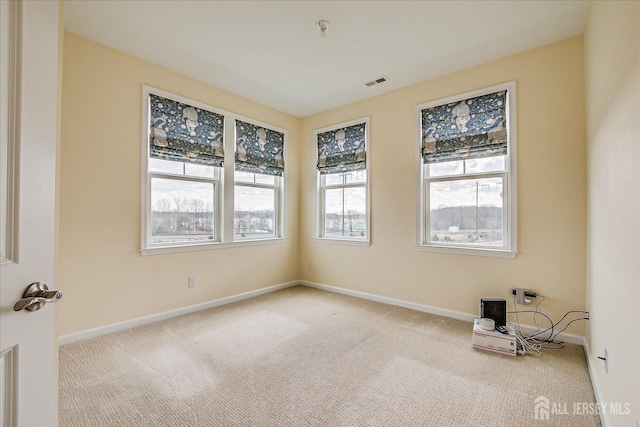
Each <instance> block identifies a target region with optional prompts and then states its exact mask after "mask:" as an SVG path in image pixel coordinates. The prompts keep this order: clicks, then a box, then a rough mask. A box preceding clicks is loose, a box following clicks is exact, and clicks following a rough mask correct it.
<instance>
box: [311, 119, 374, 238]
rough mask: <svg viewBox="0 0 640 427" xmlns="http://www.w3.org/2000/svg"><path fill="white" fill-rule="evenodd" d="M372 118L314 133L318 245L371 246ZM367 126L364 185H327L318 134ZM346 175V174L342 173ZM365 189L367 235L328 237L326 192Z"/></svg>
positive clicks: (356, 120) (341, 124) (315, 230)
mask: <svg viewBox="0 0 640 427" xmlns="http://www.w3.org/2000/svg"><path fill="white" fill-rule="evenodd" d="M370 122H371V120H370V116H366V117H361V118H359V119H354V120H350V121H347V122H343V123H338V124H336V125H331V126H327V127H323V128H320V129H315V130H314V132H313V140H314V152H315V154H314V168H315V183H314V184H315V189H316V194H315V198H314V216H315V227H314V237H313V241H314V242H317V243H336V244H345V245H354V246H370V245H371V197H370V182H371V172H370V152H371V151H370V126H371V125H370ZM358 124H365V136H364V138H365V156H366V159H365V169H364V170H365V171H366V175H367V176H366V180H365V182H364V183H342V184H329V185H327V184H326V183H325V180H326V175H321V174H320V171H318V168H317V164H318V134H320V133H324V132H329V131H332V130H336V129H340V128H345V127H349V126H353V125H358ZM353 172H357V171H353ZM342 173H344V172H342ZM360 187H364V188H365V198H366V201H365V210H366V212H365V227H366V233H365V235H364V236H363V237H346V236H345V237H337V236H326V235H325V232H324V227H325V214H326V212H325V210H326V208H325V197H324V194H325V191H326V190H327V189H341V188H360Z"/></svg>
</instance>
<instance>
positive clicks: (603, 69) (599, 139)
mask: <svg viewBox="0 0 640 427" xmlns="http://www.w3.org/2000/svg"><path fill="white" fill-rule="evenodd" d="M585 70H586V95H587V140H588V144H587V152H588V176H589V190H588V200H589V202H588V213H589V215H588V217H589V220H588V257H587V260H588V261H587V265H588V270H587V277H588V285H587V289H588V293H587V295H588V296H587V301H588V306H589V310H590V311H591V321H590V323H589V328H588V329H587V339H588V342H589V347H590V350H591V354H590V358H591V362H592V363H593V364H594V365H595V366H596V368H597V369H596V376H597V378H596V380H597V381H598V382H599V383H600V385H601V389H602V394H603V396H602V399H603V400H604V401H606V402H629V403H631V404H632V413H631V414H629V415H610V421H611V424H612V425H616V426H623V425H625V426H631V425H635V419H636V417H640V327H639V326H640V226H639V223H640V147H639V145H640V144H639V141H640V2H617V1H606V2H605V1H594V2H593V3H592V5H591V12H590V16H589V21H588V26H587V32H586V34H585ZM605 348H606V349H607V350H608V352H609V373H608V374H607V373H606V372H605V371H604V363H603V362H602V361H600V360H598V359H597V358H596V357H597V356H602V355H603V354H604V349H605Z"/></svg>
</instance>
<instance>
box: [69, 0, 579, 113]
mask: <svg viewBox="0 0 640 427" xmlns="http://www.w3.org/2000/svg"><path fill="white" fill-rule="evenodd" d="M588 10H589V1H564V0H556V1H524V0H523V1H520V0H504V1H502V0H501V1H484V0H478V1H167V0H165V1H149V0H147V1H137V0H136V1H101V0H100V1H95V0H93V1H91V0H83V1H71V0H67V1H66V2H65V5H64V11H65V28H66V29H67V30H68V31H71V32H73V33H76V34H79V35H81V36H83V37H86V38H88V39H91V40H95V41H97V42H99V43H102V44H105V45H107V46H110V47H113V48H115V49H118V50H121V51H123V52H126V53H129V54H132V55H135V56H137V57H139V58H143V59H145V60H148V61H150V62H153V63H156V64H159V65H162V66H164V67H166V68H169V69H171V70H175V71H178V72H180V73H182V74H186V75H188V76H191V77H194V78H196V79H198V80H201V81H203V82H206V83H209V84H211V85H214V86H217V87H220V88H222V89H226V90H228V91H230V92H233V93H235V94H238V95H241V96H244V97H247V98H249V99H252V100H254V101H257V102H260V103H262V104H265V105H268V106H270V107H273V108H275V109H278V110H281V111H284V112H287V113H289V114H292V115H294V116H297V117H305V116H308V115H311V114H314V113H318V112H321V111H325V110H328V109H331V108H334V107H337V106H340V105H344V104H348V103H350V102H354V101H357V100H360V99H364V98H368V97H371V96H374V95H378V94H381V93H384V92H387V91H390V90H393V89H397V88H400V87H404V86H408V85H410V84H413V83H418V82H420V81H424V80H428V79H431V78H434V77H437V76H441V75H445V74H448V73H451V72H454V71H458V70H461V69H464V68H468V67H472V66H474V65H477V64H481V63H484V62H487V61H491V60H494V59H498V58H502V57H505V56H509V55H512V54H515V53H518V52H522V51H525V50H528V49H532V48H535V47H538V46H543V45H546V44H549V43H553V42H556V41H559V40H563V39H566V38H569V37H573V36H577V35H580V34H582V33H583V31H584V28H585V25H586V20H587V15H588ZM320 19H326V20H327V21H329V22H330V27H329V29H328V30H327V35H328V37H327V38H326V39H321V38H320V32H319V30H318V28H316V25H315V23H316V22H317V21H318V20H320ZM380 76H385V77H387V78H388V79H389V81H388V82H386V83H383V84H379V85H376V86H372V87H366V86H365V85H364V83H365V82H367V81H369V80H372V79H375V78H377V77H380Z"/></svg>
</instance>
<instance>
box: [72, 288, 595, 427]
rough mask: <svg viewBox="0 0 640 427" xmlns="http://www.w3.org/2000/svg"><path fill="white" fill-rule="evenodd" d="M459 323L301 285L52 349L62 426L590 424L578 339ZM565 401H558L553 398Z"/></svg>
mask: <svg viewBox="0 0 640 427" xmlns="http://www.w3.org/2000/svg"><path fill="white" fill-rule="evenodd" d="M471 326H472V325H471V324H470V323H466V322H462V321H458V320H452V319H448V318H444V317H439V316H433V315H429V314H425V313H420V312H416V311H412V310H407V309H403V308H399V307H393V306H388V305H384V304H379V303H374V302H369V301H364V300H359V299H356V298H351V297H346V296H343V295H338V294H333V293H329V292H323V291H318V290H315V289H310V288H306V287H302V286H296V287H293V288H289V289H285V290H282V291H278V292H275V293H272V294H268V295H264V296H261V297H258V298H253V299H250V300H245V301H242V302H239V303H235V304H231V305H227V306H224V307H218V308H214V309H210V310H206V311H201V312H198V313H194V314H190V315H186V316H182V317H178V318H175V319H171V320H167V321H163V322H158V323H155V324H152V325H147V326H142V327H139V328H136V329H132V330H128V331H123V332H118V333H114V334H111V335H105V336H102V337H98V338H93V339H89V340H86V341H82V342H78V343H73V344H68V345H64V346H61V347H60V400H59V402H60V407H59V410H60V412H59V422H60V426H83V427H85V426H401V427H407V426H471V425H474V426H475V425H484V426H515V425H517V426H525V425H531V426H537V425H558V426H560V425H575V426H593V425H599V418H598V416H597V415H559V414H552V415H551V416H550V419H549V421H548V422H542V421H537V420H535V419H534V399H535V398H536V397H538V396H540V395H544V396H546V397H547V398H549V400H550V401H551V402H552V403H553V402H558V403H559V404H561V405H565V404H566V408H567V410H568V412H572V408H573V404H574V403H584V402H587V403H588V402H591V403H593V402H594V396H593V392H592V389H591V384H590V382H589V375H588V372H587V366H586V362H585V358H584V353H583V350H582V348H581V347H579V346H567V348H566V349H564V350H560V351H551V350H549V351H545V353H544V356H543V357H541V358H534V357H529V356H518V357H510V356H503V355H499V354H494V353H488V352H484V351H482V350H476V349H473V348H472V347H471ZM560 407H564V406H560Z"/></svg>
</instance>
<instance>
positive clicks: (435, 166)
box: [428, 160, 464, 177]
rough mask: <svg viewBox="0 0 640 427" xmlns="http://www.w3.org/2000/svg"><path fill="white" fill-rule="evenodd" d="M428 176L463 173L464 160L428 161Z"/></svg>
mask: <svg viewBox="0 0 640 427" xmlns="http://www.w3.org/2000/svg"><path fill="white" fill-rule="evenodd" d="M428 170H429V176H431V177H436V176H450V175H462V174H463V173H464V160H456V161H454V162H442V163H430V164H429V166H428Z"/></svg>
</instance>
